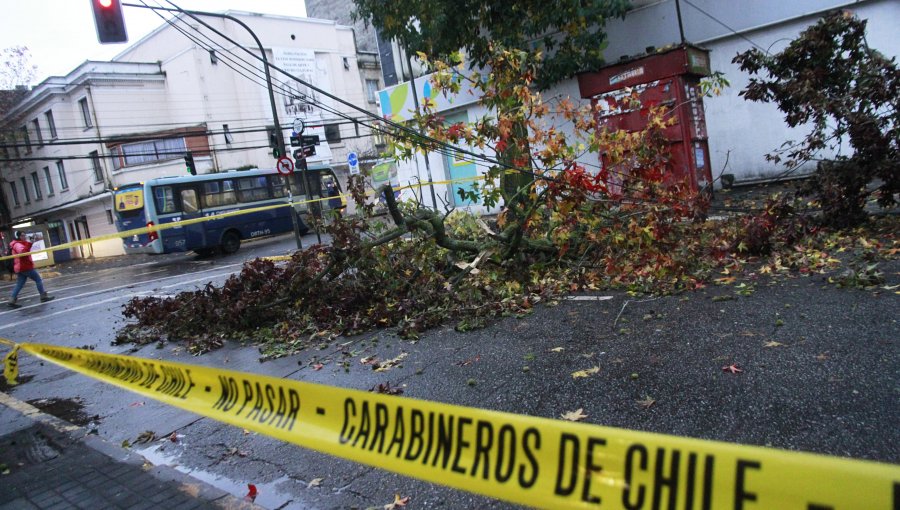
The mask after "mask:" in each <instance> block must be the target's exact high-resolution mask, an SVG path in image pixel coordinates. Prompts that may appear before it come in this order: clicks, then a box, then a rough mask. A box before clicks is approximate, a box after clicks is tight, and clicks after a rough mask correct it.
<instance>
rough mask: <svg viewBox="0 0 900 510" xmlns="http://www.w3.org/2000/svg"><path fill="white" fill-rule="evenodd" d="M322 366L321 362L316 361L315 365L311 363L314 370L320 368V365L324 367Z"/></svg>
mask: <svg viewBox="0 0 900 510" xmlns="http://www.w3.org/2000/svg"><path fill="white" fill-rule="evenodd" d="M324 366H325V365H323V364H321V363H316V364H315V365H313V370H316V371H318V370H322V367H324Z"/></svg>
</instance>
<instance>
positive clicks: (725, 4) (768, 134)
mask: <svg viewBox="0 0 900 510" xmlns="http://www.w3.org/2000/svg"><path fill="white" fill-rule="evenodd" d="M632 4H633V7H632V9H631V10H630V11H629V13H628V14H627V15H626V16H625V18H624V19H613V20H609V21H608V22H607V25H606V32H607V34H608V40H607V41H605V42H604V43H603V44H604V48H603V53H604V56H605V58H606V61H607V62H608V63H609V64H615V63H617V62H624V61H629V60H632V59H635V58H637V57H639V56H642V55H646V54H653V53H656V52H657V50H659V49H663V48H667V47H671V46H673V45H679V44H681V42H682V31H683V34H684V38H683V40H684V41H685V42H686V43H689V44H694V45H698V46H701V47H703V48H706V49H708V50H709V52H710V64H711V66H710V67H711V69H712V71H714V72H715V71H719V72H722V73H724V75H725V77H726V78H727V79H728V80H729V81H730V82H731V86H730V87H728V88H726V89H725V90H724V93H723V94H722V95H720V96H717V97H712V98H705V99H704V100H703V101H704V103H705V120H706V132H707V134H708V144H709V145H708V147H709V154H708V159H709V164H710V167H711V169H712V177H713V179H714V185H715V186H717V187H718V186H719V182H718V177H719V176H720V175H722V174H723V173H729V174H732V175H733V176H734V180H735V182H736V183H741V182H751V181H755V180H760V179H762V180H765V179H774V178H780V177H783V176H785V175H802V174H803V173H806V172H809V171H811V170H812V169H813V168H814V165H813V164H809V165H807V166H805V167H801V168H798V169H796V170H794V171H788V170H787V169H785V168H784V167H783V166H781V165H779V164H776V163H773V162H770V161H767V160H766V154H768V153H771V152H773V151H774V150H776V149H778V148H779V147H780V146H781V145H782V144H783V143H784V142H785V141H787V140H799V139H801V138H802V137H803V136H804V134H805V130H804V129H803V128H802V127H798V128H795V129H792V128H790V127H788V126H787V124H785V122H784V114H783V113H781V112H780V111H779V110H778V109H777V108H776V107H775V106H774V105H772V104H763V103H753V102H749V101H746V100H745V99H744V98H743V97H741V96H740V92H741V90H743V89H744V87H745V86H746V85H747V83H748V81H749V76H748V75H747V74H746V73H744V72H742V71H741V70H740V69H739V68H738V66H737V65H735V64H732V62H731V61H732V59H733V58H734V57H735V55H737V54H738V53H741V52H744V51H747V50H748V49H751V48H753V47H756V48H759V49H761V50H763V51H768V52H772V53H775V52H778V51H781V50H782V49H784V48H785V47H786V46H787V44H789V43H790V41H791V40H793V39H795V38H796V37H797V36H799V35H800V33H801V32H802V31H803V30H804V29H806V28H807V27H809V26H810V25H812V24H814V23H815V22H816V21H817V20H818V19H819V18H821V17H822V16H823V15H825V14H826V13H828V12H829V11H832V10H834V9H848V10H850V11H851V12H853V13H854V14H855V15H856V16H858V17H860V18H861V19H865V20H867V23H868V26H867V28H868V43H869V45H870V46H871V47H873V48H876V49H878V50H879V51H881V52H882V53H884V54H885V55H887V56H888V57H896V56H897V55H898V54H900V39H898V38H897V37H896V35H895V27H894V25H895V24H896V20H898V19H900V3H898V2H896V1H891V0H858V1H846V0H844V1H840V0H797V1H794V2H778V1H775V0H761V1H756V2H749V3H748V2H732V1H720V0H678V2H677V4H678V5H677V4H676V0H635V1H634V2H632ZM678 7H680V11H681V13H680V26H679V13H678ZM383 67H384V69H385V73H387V72H388V71H387V66H383ZM587 71H588V72H590V71H596V70H587ZM392 72H393V73H394V75H397V74H398V73H397V71H396V70H394V71H392ZM427 80H428V77H427V76H426V77H423V78H421V79H416V80H415V82H416V89H417V91H418V96H419V99H420V101H421V100H422V98H423V97H427V96H428V91H427V85H426V83H427ZM385 83H387V84H389V83H390V80H389V79H388V76H387V75H386V76H385ZM543 94H544V102H545V103H548V102H552V101H555V100H559V99H562V98H569V99H570V100H571V101H573V102H574V103H575V104H580V105H587V104H589V103H590V99H591V98H590V97H584V98H583V97H582V94H581V90H580V89H579V84H578V80H577V79H576V78H574V77H573V78H571V79H568V80H563V81H561V82H559V83H557V84H556V85H554V86H553V87H551V88H550V89H549V90H546V91H544V93H543ZM444 99H445V100H443V101H441V100H439V101H438V102H437V107H438V108H437V111H439V112H440V113H441V114H442V115H444V116H445V117H447V118H448V119H452V120H453V121H459V120H469V121H472V120H474V119H476V118H478V117H479V116H481V115H484V113H485V112H484V111H483V108H481V107H480V105H478V104H477V100H475V99H473V98H464V97H463V98H459V97H457V98H444ZM379 101H380V102H379V106H380V111H381V114H382V115H383V116H385V117H386V118H392V119H394V120H402V119H404V118H405V116H406V115H407V114H408V112H410V111H411V110H412V109H413V108H414V105H413V104H412V102H413V95H412V92H411V86H410V84H409V82H406V83H400V84H398V85H396V86H391V87H387V88H386V89H384V90H382V91H379ZM549 125H553V126H554V127H555V128H556V129H557V130H559V131H562V132H565V133H566V134H567V135H568V136H569V139H573V138H574V137H576V136H579V135H581V136H583V135H585V133H575V131H574V126H573V125H572V123H571V122H567V121H565V120H564V119H552V118H551V119H549V122H548V126H549ZM842 150H846V148H842ZM487 152H488V154H487V155H488V156H491V155H492V154H490V150H487ZM830 155H831V154H830V153H827V152H825V153H823V154H821V155H820V156H821V157H829V156H830ZM468 159H469V160H470V161H471V159H472V158H468ZM600 159H601V158H600V155H599V154H593V153H586V154H583V155H581V156H580V157H579V159H578V160H579V162H580V163H582V164H584V165H585V167H586V168H587V169H589V170H592V171H597V169H599V168H600V165H601V161H600ZM428 161H429V165H428V167H429V168H430V170H431V175H432V178H433V180H435V181H442V180H445V179H453V178H458V176H462V175H463V174H465V173H467V172H473V171H474V172H478V173H482V174H483V173H484V171H485V168H484V167H482V166H478V165H474V164H471V163H470V162H469V163H467V162H466V158H464V157H461V158H458V159H457V160H454V159H453V158H451V157H448V156H446V155H441V154H431V155H429V157H428ZM425 169H426V165H425V157H424V156H421V155H418V156H417V157H416V158H415V159H413V160H411V161H408V162H400V163H399V164H398V172H397V175H398V176H399V184H401V185H405V184H408V183H411V182H415V181H416V180H422V181H427V180H428V179H427V178H426V176H425ZM435 188H436V189H437V190H438V200H437V201H438V203H439V205H440V203H441V202H445V203H449V204H450V205H455V206H465V207H469V208H474V209H480V207H479V206H478V205H477V204H474V205H473V204H468V203H464V201H462V200H458V199H457V197H456V196H455V195H454V193H452V191H453V190H452V189H450V187H449V186H446V185H438V186H436V187H435ZM423 202H424V203H426V204H430V202H431V199H430V198H429V194H428V193H427V192H426V193H425V194H424V195H423Z"/></svg>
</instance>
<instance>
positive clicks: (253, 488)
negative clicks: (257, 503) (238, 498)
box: [244, 483, 259, 502]
mask: <svg viewBox="0 0 900 510" xmlns="http://www.w3.org/2000/svg"><path fill="white" fill-rule="evenodd" d="M247 488H248V489H250V491H249V492H247V495H246V496H244V499H245V500H247V501H250V502H253V501H254V500H255V499H256V495H257V494H259V491H257V490H256V486H255V485H253V484H252V483H248V484H247Z"/></svg>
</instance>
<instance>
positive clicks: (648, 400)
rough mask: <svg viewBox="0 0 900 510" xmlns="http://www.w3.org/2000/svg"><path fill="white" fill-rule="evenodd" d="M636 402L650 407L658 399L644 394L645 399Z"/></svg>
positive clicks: (645, 407) (644, 406)
mask: <svg viewBox="0 0 900 510" xmlns="http://www.w3.org/2000/svg"><path fill="white" fill-rule="evenodd" d="M636 402H637V403H638V405H640V406H641V407H643V408H644V409H647V408H648V407H650V406H652V405H653V404H655V403H656V400H655V399H653V398H650V397H649V396H644V400H636Z"/></svg>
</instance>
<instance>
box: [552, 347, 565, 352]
mask: <svg viewBox="0 0 900 510" xmlns="http://www.w3.org/2000/svg"><path fill="white" fill-rule="evenodd" d="M564 350H565V348H564V347H554V348H552V349H550V352H563V351H564Z"/></svg>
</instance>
